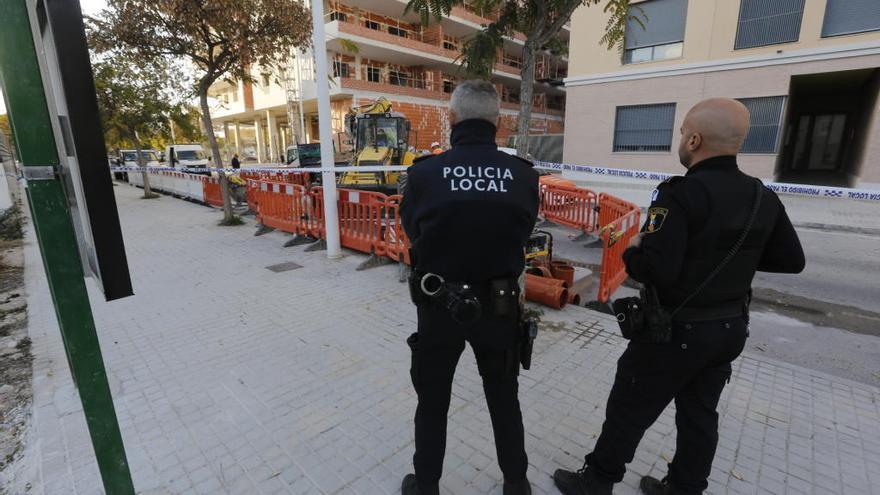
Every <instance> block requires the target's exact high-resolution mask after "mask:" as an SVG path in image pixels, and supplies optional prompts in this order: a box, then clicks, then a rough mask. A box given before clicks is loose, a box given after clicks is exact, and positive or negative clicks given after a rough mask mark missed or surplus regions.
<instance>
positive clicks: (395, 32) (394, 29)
mask: <svg viewBox="0 0 880 495" xmlns="http://www.w3.org/2000/svg"><path fill="white" fill-rule="evenodd" d="M388 33H389V34H393V35H394V36H400V37H401V38H406V37H407V34H406V31H405V30H403V29H400V28H397V27H394V26H388Z"/></svg>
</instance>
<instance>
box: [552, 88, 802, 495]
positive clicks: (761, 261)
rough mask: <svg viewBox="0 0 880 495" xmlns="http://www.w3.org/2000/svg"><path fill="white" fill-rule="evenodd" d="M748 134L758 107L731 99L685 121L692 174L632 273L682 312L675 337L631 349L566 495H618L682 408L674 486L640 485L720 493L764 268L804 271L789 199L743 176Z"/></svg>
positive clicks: (668, 194)
mask: <svg viewBox="0 0 880 495" xmlns="http://www.w3.org/2000/svg"><path fill="white" fill-rule="evenodd" d="M748 130H749V113H748V110H747V109H746V108H745V106H743V105H742V103H740V102H738V101H736V100H731V99H722V98H718V99H710V100H706V101H703V102H701V103H699V104H698V105H696V106H695V107H694V108H693V109H692V110H691V111H690V112H689V113H688V115H687V117H686V118H685V120H684V123H683V125H682V129H681V133H682V138H681V145H680V148H679V155H680V158H681V163H682V164H683V165H684V166H685V167H686V168H687V169H688V171H687V173H686V174H685V176H684V177H676V178H673V179H671V180H669V181H667V182H665V183H663V184H661V185H660V187H659V188H658V189H657V191H655V194H654V199H653V202H652V204H651V206H650V208H649V210H648V220H647V222H646V223H645V226H644V228H643V229H642V233H641V234H640V235H639V236H637V237H635V238H633V242H632V243H631V245H630V247H629V248H628V249H627V250H626V251H625V252H624V254H623V258H624V262H625V263H626V270H627V273H629V275H630V276H631V277H632V278H634V279H635V280H637V281H639V282H642V283H644V284H646V285H648V286H652V287H654V288H655V289H656V291H657V293H658V295H659V301H660V304H661V305H662V306H663V307H665V308H667V310H668V311H667V314H672V313H674V317H673V318H672V339H671V341H670V342H667V343H645V342H639V341H636V340H634V341H631V342H630V343H629V346H628V347H627V349H626V351H625V352H624V353H623V355H622V356H621V357H620V360H619V361H618V363H617V375H616V376H615V379H614V385H613V387H612V389H611V394H610V396H609V398H608V405H607V408H606V416H605V423H604V425H603V426H602V433H601V435H600V436H599V439H598V440H597V441H596V446H595V447H594V449H593V452H592V453H590V454H589V455H587V456H586V462H585V463H584V466H583V468H582V469H581V470H579V471H577V472H571V471H564V470H558V471H557V472H556V473H555V474H554V481H555V482H556V486H557V487H558V488H559V489H560V490H561V491H562V493H563V494H565V495H584V494H589V495H600V494H601V495H605V494H611V488H612V486H613V484H614V483H616V482H619V481H621V480H622V479H623V476H624V473H625V471H626V468H625V466H626V464H627V463H628V462H630V461H632V459H633V455H634V453H635V450H636V447H637V446H638V444H639V441H640V440H641V438H642V435H643V434H644V432H645V430H647V429H648V427H650V426H651V424H652V423H654V421H655V420H656V419H657V417H658V416H659V415H660V413H661V412H663V410H664V409H665V408H666V406H667V405H668V404H669V403H670V402H671V401H673V400H674V401H675V409H676V411H675V424H676V427H677V430H678V436H677V444H676V452H675V457H674V458H673V459H672V462H671V463H670V464H669V472H668V475H667V476H666V477H665V478H664V479H663V480H662V481H661V480H657V479H655V478H652V477H650V476H645V477H644V478H642V481H641V484H640V488H641V490H642V492H644V493H647V494H649V495H660V494H663V495H670V494H697V493H702V492H703V490H705V489H706V487H707V486H708V483H707V479H708V477H709V472H710V470H711V467H712V459H713V458H714V456H715V447H716V444H717V443H718V413H717V412H716V408H717V406H718V400H719V397H720V396H721V391H722V389H723V388H724V384H725V383H726V382H727V381H728V379H729V378H730V375H731V365H730V363H731V361H733V360H734V359H736V358H737V357H738V356H739V354H740V353H741V352H742V350H743V347H744V346H745V341H746V337H747V336H748V302H749V300H750V298H751V296H750V286H751V282H752V278H753V277H754V275H755V271H756V270H759V271H765V272H778V273H799V272H800V271H802V270H803V268H804V252H803V250H802V249H801V245H800V241H799V240H798V237H797V234H796V233H795V230H794V228H793V227H792V225H791V222H790V221H789V219H788V216H787V215H786V213H785V208H784V207H783V205H782V203H781V202H780V201H779V198H778V197H777V196H776V195H775V194H774V193H773V192H772V191H770V190H769V189H766V188H765V187H764V186H763V185H761V184H759V183H758V182H757V179H754V178H752V177H749V176H748V175H746V174H744V173H743V172H741V171H740V170H739V168H738V167H737V160H736V155H737V153H739V150H740V148H741V147H742V144H743V142H744V140H745V137H746V134H747V133H748ZM756 206H757V209H755V207H756ZM753 212H754V213H753ZM751 218H754V220H751V228H750V229H749V228H748V226H749V225H750V219H751ZM740 239H742V244H741V245H740V247H739V249H736V250H735V249H733V247H734V245H736V244H738V243H739V241H740ZM731 253H733V255H732V256H731ZM725 259H728V262H727V263H726V264H724V263H723V261H724V260H725ZM719 266H720V267H721V269H720V271H719V270H717V268H718V267H719ZM713 272H716V273H717V274H716V275H715V276H714V277H711V276H710V274H712V273H713ZM701 286H702V289H701ZM679 308H680V309H679ZM677 309H678V311H677V312H676V310H677Z"/></svg>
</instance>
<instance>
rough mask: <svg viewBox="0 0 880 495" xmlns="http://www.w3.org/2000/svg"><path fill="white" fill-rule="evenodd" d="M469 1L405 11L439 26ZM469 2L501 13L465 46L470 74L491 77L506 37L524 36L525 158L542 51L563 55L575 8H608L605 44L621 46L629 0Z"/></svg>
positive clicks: (520, 127) (520, 125)
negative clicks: (561, 41) (563, 37)
mask: <svg viewBox="0 0 880 495" xmlns="http://www.w3.org/2000/svg"><path fill="white" fill-rule="evenodd" d="M464 3H465V0H409V1H408V2H407V5H406V11H407V12H411V11H412V12H416V13H418V14H419V16H420V17H421V20H422V23H423V24H428V23H430V22H431V21H437V22H439V21H440V19H442V17H443V16H448V15H449V14H450V12H452V8H453V7H455V6H460V5H462V4H464ZM467 3H468V4H469V5H470V6H472V7H474V8H476V9H478V10H482V11H483V12H495V13H497V18H496V19H495V20H494V21H492V22H491V23H489V24H488V25H486V26H484V27H483V29H482V30H481V31H480V32H478V33H477V34H476V35H475V36H473V37H471V38H470V39H468V40H466V41H465V43H464V45H463V46H462V49H461V62H462V65H463V66H464V68H465V69H466V70H467V72H468V73H469V74H470V75H471V76H473V77H480V78H484V79H488V78H489V77H490V76H491V74H492V69H493V67H494V66H495V62H496V58H497V56H498V52H499V50H500V49H502V48H503V47H504V39H505V38H508V37H513V36H514V35H515V34H516V33H522V34H523V35H525V38H526V39H525V42H524V46H523V54H522V83H521V84H520V111H519V118H518V121H517V132H518V138H517V154H518V155H519V156H522V157H524V156H526V154H527V153H528V134H529V124H530V122H531V118H532V98H533V95H534V82H535V57H536V55H537V54H538V53H540V52H542V51H558V49H559V47H558V46H557V45H558V43H557V41H556V38H557V36H558V35H559V32H560V31H561V30H562V28H563V27H564V26H565V24H566V23H567V22H569V20H570V19H571V14H572V13H573V12H574V11H575V9H577V8H578V7H581V6H585V5H588V6H593V5H599V4H604V12H605V13H607V14H609V20H608V24H607V25H606V26H605V33H603V35H602V37H601V43H602V44H604V45H607V46H608V47H609V48H613V47H618V48H620V47H622V45H623V35H624V30H625V28H626V22H627V19H628V18H629V4H630V0H470V1H468V2H467Z"/></svg>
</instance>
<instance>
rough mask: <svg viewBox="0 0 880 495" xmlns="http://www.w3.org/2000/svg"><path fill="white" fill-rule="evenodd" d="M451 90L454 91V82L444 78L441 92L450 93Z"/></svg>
mask: <svg viewBox="0 0 880 495" xmlns="http://www.w3.org/2000/svg"><path fill="white" fill-rule="evenodd" d="M453 91H455V83H454V82H452V81H450V80H448V79H444V80H443V92H444V93H452V92H453Z"/></svg>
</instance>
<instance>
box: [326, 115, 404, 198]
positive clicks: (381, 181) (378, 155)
mask: <svg viewBox="0 0 880 495" xmlns="http://www.w3.org/2000/svg"><path fill="white" fill-rule="evenodd" d="M345 127H346V131H347V132H348V134H349V135H350V136H351V139H352V142H353V144H354V158H353V161H352V163H351V166H352V167H358V166H388V165H404V166H409V165H412V163H413V160H414V159H415V158H416V154H415V153H413V152H412V151H409V134H410V122H409V120H407V118H406V117H405V116H404V115H403V114H402V113H399V112H393V111H392V108H391V102H390V101H388V100H387V99H385V98H384V97H381V98H379V99H378V100H376V101H375V102H374V103H370V104H367V105H362V106H359V107H354V108H352V109H351V110H349V112H348V114H347V115H346V116H345ZM404 177H405V174H403V173H401V172H355V171H352V172H344V173H342V174H340V175H339V179H338V181H337V183H338V184H339V185H340V186H343V187H347V188H353V189H368V190H373V191H379V192H383V193H386V194H394V193H396V192H397V191H398V190H399V187H398V183H399V182H403V181H404V180H405V179H404Z"/></svg>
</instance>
